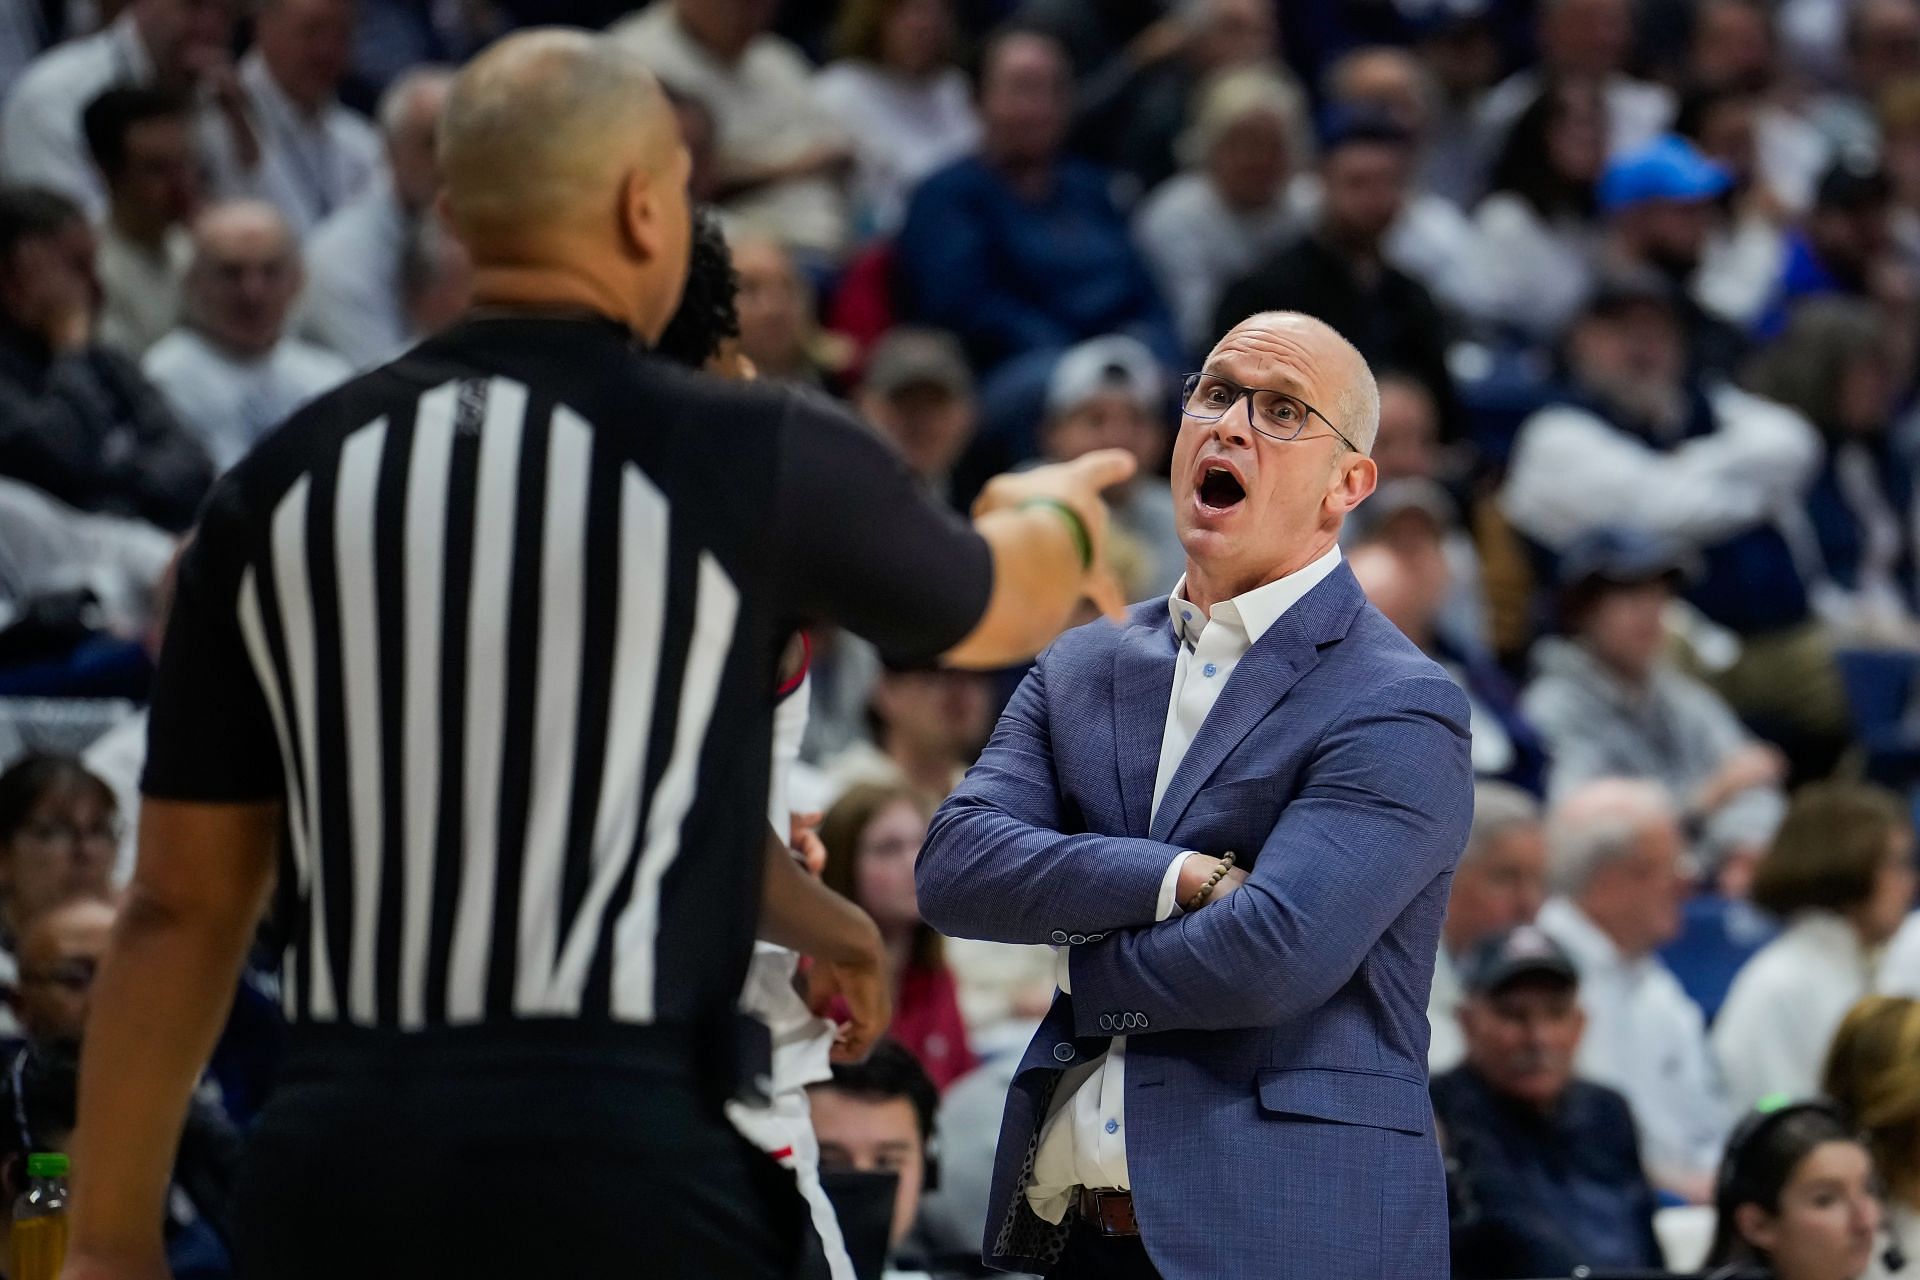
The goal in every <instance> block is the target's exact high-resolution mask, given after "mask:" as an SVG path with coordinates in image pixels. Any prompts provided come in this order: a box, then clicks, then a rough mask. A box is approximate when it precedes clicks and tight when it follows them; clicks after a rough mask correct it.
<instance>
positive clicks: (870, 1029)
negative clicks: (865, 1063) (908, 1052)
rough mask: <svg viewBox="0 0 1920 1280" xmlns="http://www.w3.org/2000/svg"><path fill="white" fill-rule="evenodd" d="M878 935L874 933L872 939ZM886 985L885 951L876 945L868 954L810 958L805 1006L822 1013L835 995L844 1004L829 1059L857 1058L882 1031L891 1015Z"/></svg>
mask: <svg viewBox="0 0 1920 1280" xmlns="http://www.w3.org/2000/svg"><path fill="white" fill-rule="evenodd" d="M878 939H879V935H878V934H876V935H875V941H876V943H878ZM889 985H890V984H889V983H888V981H887V959H886V954H885V951H884V950H883V949H882V948H881V947H880V946H878V945H876V947H875V948H874V952H873V954H872V955H870V956H867V957H865V958H863V959H860V960H851V961H838V962H836V961H832V960H820V959H815V960H814V962H813V968H812V969H810V970H809V971H808V973H807V1005H808V1007H809V1008H811V1009H812V1010H813V1011H814V1013H815V1014H817V1015H820V1016H823V1017H824V1016H827V1014H828V1010H829V1009H830V1008H831V1006H832V1005H833V1002H834V998H835V997H836V996H837V997H839V999H840V1001H841V1003H842V1004H844V1005H845V1006H846V1013H847V1020H846V1021H845V1022H843V1023H841V1024H840V1027H839V1029H838V1030H837V1031H835V1032H834V1037H833V1052H832V1054H831V1055H830V1056H831V1058H832V1060H833V1061H835V1062H859V1061H861V1060H862V1059H864V1058H865V1057H866V1056H867V1054H868V1052H870V1051H871V1050H872V1048H873V1046H874V1042H875V1041H877V1040H879V1039H880V1037H881V1036H883V1035H885V1034H886V1031H887V1023H888V1022H889V1021H890V1020H891V1019H892V1018H893V993H892V992H891V991H889V990H888V987H889Z"/></svg>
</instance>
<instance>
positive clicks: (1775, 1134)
mask: <svg viewBox="0 0 1920 1280" xmlns="http://www.w3.org/2000/svg"><path fill="white" fill-rule="evenodd" d="M1714 1207H1715V1210H1716V1217H1717V1221H1716V1223H1715V1226H1714V1238H1713V1248H1712V1250H1711V1252H1709V1254H1708V1255H1707V1263H1706V1271H1707V1274H1708V1275H1709V1276H1714V1277H1719V1276H1726V1277H1741V1278H1743V1280H1745V1278H1746V1277H1762V1276H1764V1277H1771V1280H1860V1278H1861V1277H1863V1276H1866V1275H1868V1274H1869V1268H1870V1267H1871V1266H1872V1265H1873V1263H1874V1261H1875V1255H1876V1254H1877V1253H1878V1246H1879V1244H1880V1223H1881V1211H1880V1201H1879V1199H1878V1198H1877V1197H1876V1195H1875V1181H1874V1171H1873V1160H1872V1157H1871V1156H1870V1155H1869V1154H1868V1152H1867V1149H1866V1147H1864V1146H1862V1145H1861V1143H1860V1141H1859V1140H1858V1139H1857V1138H1855V1137H1854V1135H1853V1131H1852V1129H1850V1128H1849V1127H1848V1125H1847V1124H1846V1122H1845V1121H1844V1120H1842V1119H1841V1117H1840V1115H1839V1113H1838V1112H1836V1111H1835V1110H1834V1109H1833V1108H1832V1107H1831V1106H1829V1105H1828V1104H1825V1103H1818V1102H1815V1103H1793V1104H1789V1105H1787V1106H1784V1107H1780V1108H1777V1109H1775V1110H1772V1111H1768V1112H1764V1113H1763V1112H1755V1113H1754V1114H1752V1115H1750V1116H1749V1117H1748V1118H1747V1120H1746V1121H1744V1122H1743V1123H1742V1124H1741V1125H1740V1127H1739V1128H1738V1129H1736V1130H1735V1131H1734V1134H1733V1137H1732V1138H1731V1139H1730V1140H1729V1142H1728V1144H1727V1154H1726V1163H1725V1165H1724V1166H1723V1168H1722V1169H1721V1173H1720V1180H1719V1188H1718V1191H1717V1193H1716V1194H1715V1196H1714Z"/></svg>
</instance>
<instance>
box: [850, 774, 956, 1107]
mask: <svg viewBox="0 0 1920 1280" xmlns="http://www.w3.org/2000/svg"><path fill="white" fill-rule="evenodd" d="M932 816H933V804H932V802H931V800H930V799H929V797H927V796H925V795H923V794H921V793H920V792H918V791H915V790H913V789H912V788H910V787H907V786H904V785H898V784H892V783H864V784H861V785H858V786H855V787H853V788H852V789H850V790H849V791H848V792H847V793H846V794H845V795H843V796H841V797H840V799H839V801H838V802H836V803H835V804H834V806H833V808H831V809H829V810H827V816H826V819H825V820H824V821H823V822H821V824H820V840H821V843H823V844H825V845H826V847H827V868H826V872H825V873H824V875H823V876H822V879H824V880H825V881H826V884H827V887H828V888H830V889H833V890H834V891H836V892H837V893H839V894H841V895H842V896H844V897H847V898H850V899H851V900H853V901H854V902H856V903H858V904H859V905H860V907H861V909H862V910H864V911H865V912H866V913H867V914H868V915H870V916H872V917H873V921H874V923H875V924H877V925H879V926H880V933H881V936H882V937H884V938H885V939H886V942H887V953H888V955H889V957H890V958H891V960H892V962H893V973H894V1008H893V1027H892V1029H891V1032H890V1034H891V1035H892V1036H893V1038H894V1039H896V1040H898V1041H899V1042H900V1043H901V1044H904V1045H906V1046H907V1048H909V1049H911V1050H913V1053H914V1056H915V1057H917V1058H919V1059H920V1062H921V1064H922V1065H923V1066H925V1067H926V1069H927V1074H928V1075H930V1076H932V1077H933V1082H934V1083H935V1084H937V1085H939V1086H940V1087H941V1088H942V1089H944V1088H946V1087H947V1086H948V1085H949V1084H951V1083H953V1082H954V1081H955V1080H957V1079H959V1078H960V1077H961V1076H963V1075H965V1074H966V1073H967V1072H968V1071H969V1070H971V1069H972V1067H973V1065H974V1058H973V1052H972V1050H971V1049H970V1048H969V1047H968V1046H967V1029H966V1023H965V1022H964V1021H963V1020H962V1019H961V1016H960V1001H959V997H958V995H957V993H956V990H955V987H954V981H953V973H952V971H951V970H950V969H948V968H947V962H946V957H945V955H944V954H943V952H942V951H941V946H940V935H939V934H937V933H935V932H934V931H933V927H932V926H931V925H929V924H927V923H926V922H925V921H924V920H922V919H921V918H920V906H919V903H918V901H917V900H916V899H915V897H914V889H913V864H914V861H915V859H917V858H918V857H919V856H920V846H921V845H922V844H923V843H924V842H925V841H926V838H927V821H928V820H929V819H930V818H932Z"/></svg>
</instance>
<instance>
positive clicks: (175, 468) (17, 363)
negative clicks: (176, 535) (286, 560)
mask: <svg viewBox="0 0 1920 1280" xmlns="http://www.w3.org/2000/svg"><path fill="white" fill-rule="evenodd" d="M93 260H94V244H93V232H92V231H91V230H90V229H89V228H88V227H87V223H86V219H85V218H84V217H83V216H82V214H81V212H80V209H79V207H78V206H77V205H75V204H73V203H72V202H70V201H69V200H67V199H66V197H64V196H59V195H55V194H54V193H53V192H51V191H42V190H39V189H36V188H32V187H15V188H0V475H6V476H11V477H13V478H14V479H16V480H22V481H25V482H26V483H28V484H31V485H36V486H38V487H39V488H41V489H43V490H45V491H46V492H47V493H49V494H51V495H52V496H53V497H55V498H58V499H60V500H61V501H62V502H66V503H68V504H70V505H72V506H75V507H79V508H80V509H82V510H85V511H104V512H111V513H114V514H118V515H131V516H137V517H139V518H140V519H143V520H147V521H150V522H152V523H154V524H157V525H160V526H161V527H162V528H166V529H175V530H178V529H182V528H185V527H186V525H187V523H188V522H189V521H190V520H192V519H193V513H194V511H195V509H196V508H197V507H198V506H199V504H200V498H201V496H202V495H203V494H205V493H206V490H207V485H208V483H209V482H210V481H211V480H212V477H213V471H212V467H211V465H210V464H209V462H208V461H207V455H206V453H205V451H203V450H202V449H201V448H200V446H199V445H198V444H197V443H195V441H194V440H193V438H192V437H191V436H189V435H187V434H186V433H185V432H184V431H183V430H182V429H181V428H180V425H179V424H178V423H177V422H175V421H174V419H173V415H172V414H171V413H169V412H168V411H167V407H166V403H165V402H164V401H163V400H162V399H161V398H160V395H159V393H158V392H156V391H155V390H154V389H153V388H152V387H151V386H149V385H148V384H147V382H146V380H145V379H144V378H142V377H141V376H140V372H139V370H138V369H136V368H134V366H133V364H132V363H131V362H130V361H129V360H127V358H126V357H125V356H122V355H120V354H119V353H118V352H114V351H109V350H107V349H106V348H105V347H102V346H100V345H99V344H98V343H97V342H96V341H95V340H94V326H95V319H96V312H97V310H98V307H99V285H98V283H97V282H96V281H95V279H94V275H93Z"/></svg>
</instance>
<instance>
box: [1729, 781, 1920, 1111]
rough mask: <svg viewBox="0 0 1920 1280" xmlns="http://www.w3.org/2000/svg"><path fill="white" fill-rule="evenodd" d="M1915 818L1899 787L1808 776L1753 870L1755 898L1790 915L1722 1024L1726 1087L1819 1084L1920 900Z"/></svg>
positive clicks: (1792, 1088)
mask: <svg viewBox="0 0 1920 1280" xmlns="http://www.w3.org/2000/svg"><path fill="white" fill-rule="evenodd" d="M1915 885H1916V876H1915V874H1914V865H1913V824H1912V820H1911V818H1910V816H1909V815H1908V814H1907V813H1905V812H1904V811H1903V806H1902V804H1901V802H1900V799H1899V797H1897V796H1895V795H1894V794H1893V793H1892V792H1889V791H1883V790H1882V789H1880V788H1878V787H1872V786H1868V785H1866V784H1863V783H1837V782H1826V783H1814V784H1812V785H1810V786H1806V787H1803V788H1801V790H1800V791H1799V792H1798V793H1796V794H1795V796H1794V798H1793V804H1792V807H1791V808H1789V809H1788V810H1787V817H1786V821H1785V822H1783V823H1782V824H1781V826H1780V830H1779V832H1778V834H1776V835H1775V836H1774V838H1773V847H1772V848H1770V849H1768V850H1767V853H1766V856H1764V857H1763V858H1761V859H1760V865H1759V867H1758V868H1757V869H1756V871H1755V873H1754V878H1753V900H1754V902H1755V903H1756V904H1757V905H1759V906H1761V907H1763V908H1765V909H1766V910H1768V911H1771V912H1772V913H1773V914H1774V915H1776V916H1778V917H1780V919H1782V920H1784V921H1786V924H1787V927H1786V930H1785V931H1784V932H1783V933H1781V935H1780V936H1779V937H1777V938H1775V939H1774V940H1773V941H1772V942H1770V943H1768V944H1767V945H1766V946H1765V947H1763V948H1761V950H1760V952H1759V954H1758V955H1756V956H1754V958H1753V959H1751V960H1749V961H1748V962H1747V965H1746V967H1745V968H1743V969H1742V970H1741V971H1740V976H1739V977H1737V978H1735V979H1734V981H1733V989H1732V990H1731V991H1729V992H1728V993H1727V1000H1726V1003H1725V1004H1723V1005H1721V1006H1720V1016H1719V1018H1718V1019H1716V1020H1715V1022H1714V1024H1713V1048H1714V1052H1715V1053H1716V1054H1717V1055H1718V1056H1719V1059H1720V1075H1721V1079H1722V1080H1723V1081H1724V1082H1725V1084H1726V1090H1727V1097H1728V1099H1729V1100H1730V1101H1731V1102H1732V1103H1733V1104H1734V1105H1735V1106H1736V1107H1739V1108H1742V1109H1744V1108H1747V1107H1751V1106H1754V1105H1756V1104H1757V1103H1758V1102H1759V1101H1760V1100H1761V1099H1762V1098H1764V1097H1766V1096H1767V1095H1769V1094H1774V1093H1786V1094H1791V1095H1793V1096H1794V1097H1802V1096H1806V1095H1809V1094H1811V1093H1813V1092H1814V1091H1815V1090H1816V1089H1818V1088H1819V1087H1820V1069H1821V1064H1822V1062H1823V1061H1824V1060H1825V1058H1826V1052H1827V1045H1828V1044H1829V1042H1831V1040H1832V1039H1833V1033H1834V1030H1835V1028H1837V1027H1838V1026H1839V1025H1840V1021H1841V1019H1842V1018H1844V1017H1845V1016H1846V1012H1847V1010H1848V1009H1851V1008H1852V1007H1853V1006H1854V1004H1855V1003H1856V1002H1857V1001H1858V1000H1859V999H1860V997H1862V996H1864V995H1866V994H1867V992H1868V991H1869V990H1870V989H1871V988H1872V985H1873V961H1874V958H1875V956H1876V955H1877V954H1878V952H1879V950H1880V948H1881V947H1882V946H1884V945H1885V944H1886V942H1887V940H1888V939H1889V938H1891V937H1893V935H1894V932H1895V931H1896V930H1897V929H1899V927H1900V924H1901V921H1903V920H1904V919H1905V918H1906V914H1907V910H1908V908H1909V907H1911V906H1912V905H1913V894H1914V888H1915Z"/></svg>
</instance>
